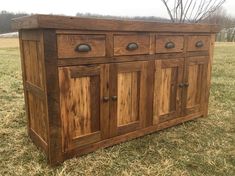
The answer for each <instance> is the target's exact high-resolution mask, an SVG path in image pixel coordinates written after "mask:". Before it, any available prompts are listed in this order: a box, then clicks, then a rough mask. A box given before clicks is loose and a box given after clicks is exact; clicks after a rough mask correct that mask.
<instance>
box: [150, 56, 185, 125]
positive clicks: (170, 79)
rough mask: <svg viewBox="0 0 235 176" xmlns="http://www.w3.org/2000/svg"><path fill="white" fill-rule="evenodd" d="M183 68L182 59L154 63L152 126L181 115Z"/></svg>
mask: <svg viewBox="0 0 235 176" xmlns="http://www.w3.org/2000/svg"><path fill="white" fill-rule="evenodd" d="M183 66H184V59H183V58H179V59H168V60H156V61H155V73H154V97H153V124H158V123H161V122H164V121H167V120H171V119H173V118H177V117H179V116H180V115H181V95H182V88H181V87H179V85H180V83H182V81H183Z"/></svg>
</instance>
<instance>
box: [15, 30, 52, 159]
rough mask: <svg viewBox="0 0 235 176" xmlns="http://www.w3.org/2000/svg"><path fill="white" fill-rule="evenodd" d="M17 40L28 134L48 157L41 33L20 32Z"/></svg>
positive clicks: (37, 31)
mask: <svg viewBox="0 0 235 176" xmlns="http://www.w3.org/2000/svg"><path fill="white" fill-rule="evenodd" d="M19 38H20V50H21V63H22V65H21V67H22V77H23V85H24V96H25V109H26V116H27V119H28V133H29V135H30V137H31V139H32V141H33V142H34V143H36V144H37V146H38V147H40V148H41V149H43V151H44V152H45V153H46V154H47V155H48V142H49V138H48V115H47V108H46V92H45V83H44V82H45V74H44V72H43V70H44V60H43V52H42V43H43V41H42V32H41V31H39V30H34V31H31V30H29V31H28V32H25V31H20V33H19ZM39 114H40V115H39Z"/></svg>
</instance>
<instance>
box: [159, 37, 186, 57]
mask: <svg viewBox="0 0 235 176" xmlns="http://www.w3.org/2000/svg"><path fill="white" fill-rule="evenodd" d="M183 50H184V36H172V35H157V36H156V53H172V52H183Z"/></svg>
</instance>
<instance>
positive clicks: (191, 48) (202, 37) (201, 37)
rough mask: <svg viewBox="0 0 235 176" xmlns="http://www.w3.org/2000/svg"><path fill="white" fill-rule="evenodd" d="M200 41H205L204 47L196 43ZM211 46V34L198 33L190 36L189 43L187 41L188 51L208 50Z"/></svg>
mask: <svg viewBox="0 0 235 176" xmlns="http://www.w3.org/2000/svg"><path fill="white" fill-rule="evenodd" d="M198 41H202V42H203V47H199V48H198V47H196V46H195V45H196V43H197V42H198ZM209 47H210V36H205V35H196V36H189V38H188V43H187V50H188V51H206V50H209Z"/></svg>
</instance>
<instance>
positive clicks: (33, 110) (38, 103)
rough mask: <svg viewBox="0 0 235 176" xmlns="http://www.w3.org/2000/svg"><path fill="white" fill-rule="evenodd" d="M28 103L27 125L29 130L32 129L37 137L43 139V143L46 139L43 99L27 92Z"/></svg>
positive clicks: (45, 117) (45, 114)
mask: <svg viewBox="0 0 235 176" xmlns="http://www.w3.org/2000/svg"><path fill="white" fill-rule="evenodd" d="M27 97H28V103H29V107H28V108H29V117H30V119H29V127H30V130H32V131H34V133H36V134H37V135H38V137H39V138H40V139H41V140H43V142H44V143H47V141H48V136H47V134H48V132H47V124H48V121H47V112H46V107H45V105H46V103H45V99H44V100H42V99H40V98H39V97H37V96H36V95H34V94H32V93H30V92H28V94H27Z"/></svg>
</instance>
